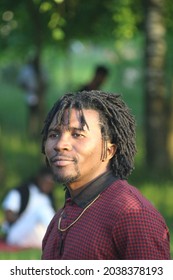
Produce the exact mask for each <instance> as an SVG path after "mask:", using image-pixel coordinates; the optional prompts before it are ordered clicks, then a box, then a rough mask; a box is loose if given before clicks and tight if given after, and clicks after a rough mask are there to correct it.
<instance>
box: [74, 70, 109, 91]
mask: <svg viewBox="0 0 173 280" xmlns="http://www.w3.org/2000/svg"><path fill="white" fill-rule="evenodd" d="M108 74H109V70H108V68H107V67H105V66H103V65H98V66H97V67H96V69H95V73H94V77H93V78H92V80H91V81H90V82H89V83H87V84H86V85H83V86H82V87H81V88H80V89H79V91H83V90H87V91H90V90H98V89H100V87H101V86H102V84H103V83H104V82H105V80H106V78H107V76H108Z"/></svg>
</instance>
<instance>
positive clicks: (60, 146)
mask: <svg viewBox="0 0 173 280" xmlns="http://www.w3.org/2000/svg"><path fill="white" fill-rule="evenodd" d="M71 149H72V146H71V142H70V137H69V133H68V131H66V132H63V133H62V134H61V135H60V136H59V137H58V138H57V141H56V143H55V146H54V150H56V151H62V150H67V151H70V150H71Z"/></svg>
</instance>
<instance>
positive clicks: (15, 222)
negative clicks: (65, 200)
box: [2, 167, 55, 248]
mask: <svg viewBox="0 0 173 280" xmlns="http://www.w3.org/2000/svg"><path fill="white" fill-rule="evenodd" d="M53 187H54V181H53V175H52V173H51V171H50V169H49V168H46V167H45V168H43V169H41V170H40V172H39V174H38V176H37V177H36V179H34V180H30V181H29V182H28V183H26V184H23V185H22V186H20V187H18V188H15V189H12V190H11V191H9V193H8V194H7V196H6V197H5V199H4V201H3V203H2V208H3V210H4V215H5V220H4V223H3V225H2V230H3V231H4V233H5V234H6V243H7V244H10V245H15V246H21V247H27V248H28V247H32V248H41V244H42V239H43V236H44V234H45V231H46V229H47V226H48V224H49V223H50V221H51V219H52V218H53V216H54V214H55V207H54V201H53V193H52V190H53Z"/></svg>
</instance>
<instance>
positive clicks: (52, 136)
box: [48, 132, 59, 139]
mask: <svg viewBox="0 0 173 280" xmlns="http://www.w3.org/2000/svg"><path fill="white" fill-rule="evenodd" d="M58 137H59V133H57V132H51V133H49V135H48V138H51V139H54V138H58Z"/></svg>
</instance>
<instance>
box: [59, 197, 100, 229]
mask: <svg viewBox="0 0 173 280" xmlns="http://www.w3.org/2000/svg"><path fill="white" fill-rule="evenodd" d="M99 196H100V194H99V195H98V196H97V197H96V198H95V199H94V200H93V201H92V202H91V203H90V204H88V205H87V207H86V208H85V209H84V210H83V211H82V213H80V215H79V216H78V217H77V218H76V219H75V220H74V221H73V222H72V223H71V224H70V225H69V226H68V227H66V228H61V220H62V215H63V213H64V211H62V213H61V216H60V218H59V220H58V230H60V231H61V232H63V231H66V230H68V229H69V228H70V227H72V226H73V225H74V224H75V223H76V222H77V221H78V220H79V219H80V217H81V216H82V215H83V214H84V213H85V211H86V210H87V209H88V208H89V207H90V206H91V205H92V204H93V203H94V202H95V201H96V200H97V199H98V198H99Z"/></svg>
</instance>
